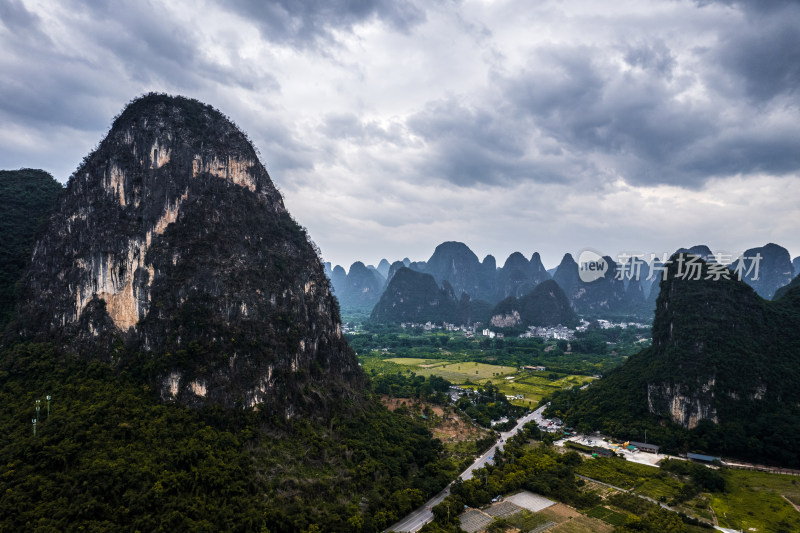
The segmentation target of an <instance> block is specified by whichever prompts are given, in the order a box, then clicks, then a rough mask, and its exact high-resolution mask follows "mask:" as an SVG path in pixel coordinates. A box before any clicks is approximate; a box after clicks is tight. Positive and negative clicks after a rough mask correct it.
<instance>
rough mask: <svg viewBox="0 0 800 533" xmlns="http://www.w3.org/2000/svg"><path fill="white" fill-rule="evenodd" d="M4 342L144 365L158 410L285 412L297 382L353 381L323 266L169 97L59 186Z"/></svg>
mask: <svg viewBox="0 0 800 533" xmlns="http://www.w3.org/2000/svg"><path fill="white" fill-rule="evenodd" d="M17 331H18V332H19V333H21V334H22V335H23V336H33V337H37V338H44V339H47V340H52V341H54V342H56V343H57V344H59V345H62V346H64V347H66V348H67V349H68V350H70V351H75V352H78V353H80V354H82V355H83V356H84V357H87V358H102V359H105V360H110V361H121V360H125V359H126V358H136V357H138V355H137V354H147V356H148V357H150V358H152V359H155V360H159V361H161V363H159V365H156V366H160V368H161V369H162V371H161V373H160V375H159V376H160V377H158V378H157V379H158V381H159V383H158V387H159V389H160V391H161V395H162V398H164V399H178V400H180V401H185V402H186V403H190V404H191V403H206V402H210V403H217V404H223V405H226V406H232V405H256V404H259V403H262V402H270V403H271V404H272V405H278V403H280V402H282V403H283V404H284V407H283V408H285V409H286V410H287V413H288V412H291V411H292V409H296V408H298V406H299V404H300V403H302V402H299V401H296V399H293V400H289V399H288V398H289V397H290V396H292V395H296V394H297V391H298V390H299V388H298V387H299V385H300V383H301V382H302V383H304V384H309V383H311V382H315V381H326V380H328V377H326V376H325V374H328V373H330V376H331V377H332V378H333V379H337V378H342V379H344V380H345V381H347V380H351V379H359V378H358V376H359V375H360V373H359V372H358V368H357V363H356V361H355V357H354V355H353V353H352V351H351V350H350V349H349V347H348V346H347V344H346V342H345V341H344V340H343V339H342V337H341V329H340V319H339V314H338V306H337V305H336V301H335V300H334V298H333V297H332V295H331V292H330V289H329V283H328V280H327V278H326V277H325V273H324V267H323V265H322V263H321V261H320V259H319V257H318V256H317V254H316V252H315V249H314V247H313V245H312V244H311V243H310V242H309V240H308V237H307V235H306V234H305V232H304V230H303V229H302V228H301V227H299V226H298V225H297V223H296V222H295V221H294V220H293V219H292V218H291V216H290V215H289V214H288V212H287V211H286V209H285V207H284V205H283V200H282V198H281V195H280V193H279V192H278V191H277V189H276V188H275V187H274V185H273V184H272V181H271V179H270V177H269V175H268V174H267V171H266V169H265V168H264V167H263V165H262V164H261V162H260V161H259V160H258V157H257V155H256V152H255V149H254V148H253V146H252V145H251V144H250V142H249V141H248V139H247V137H246V135H245V134H244V133H242V132H241V131H240V130H239V129H238V128H237V127H236V126H235V125H234V124H233V123H232V122H231V121H230V120H228V119H227V118H226V117H225V116H224V115H223V114H222V113H220V112H219V111H216V110H214V109H213V108H212V107H211V106H207V105H205V104H202V103H200V102H198V101H196V100H191V99H188V98H183V97H177V96H167V95H160V94H149V95H146V96H143V97H141V98H139V99H136V100H134V101H133V102H132V103H131V104H129V105H128V107H127V108H126V109H125V110H124V111H123V112H122V114H120V115H119V117H117V119H116V120H115V121H114V124H113V126H112V128H111V130H110V131H109V133H108V135H107V136H106V138H105V139H103V141H102V142H101V143H100V145H99V147H98V148H97V149H96V150H95V151H94V152H93V153H91V154H89V156H87V157H86V158H85V159H84V161H83V163H82V164H81V166H80V167H79V168H78V170H77V171H76V172H75V174H73V176H72V177H71V178H70V181H69V183H68V185H67V190H66V193H65V195H64V196H63V197H62V201H61V203H60V206H59V208H58V210H57V212H56V213H55V214H54V216H53V218H51V220H50V226H49V229H48V231H47V233H46V234H45V235H44V237H43V238H42V239H41V240H40V241H39V242H38V243H37V245H36V247H35V249H34V253H33V258H32V264H31V266H30V268H29V270H28V273H27V275H26V278H25V289H24V302H23V305H22V308H21V314H20V319H19V320H18V323H17ZM170 354H182V355H180V356H179V357H172V356H171V355H170ZM212 354H224V357H218V356H213V355H212ZM162 358H163V361H162ZM345 376H349V377H347V378H346V379H345V378H344V377H345Z"/></svg>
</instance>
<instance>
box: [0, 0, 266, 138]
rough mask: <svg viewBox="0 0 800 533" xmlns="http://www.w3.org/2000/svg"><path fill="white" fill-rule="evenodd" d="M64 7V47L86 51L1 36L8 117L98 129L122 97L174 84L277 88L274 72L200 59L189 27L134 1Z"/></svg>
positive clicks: (1, 101) (1, 99)
mask: <svg viewBox="0 0 800 533" xmlns="http://www.w3.org/2000/svg"><path fill="white" fill-rule="evenodd" d="M12 5H13V4H12ZM63 5H64V4H62V6H63ZM68 5H69V8H70V11H71V12H72V13H74V14H75V17H74V18H73V19H72V20H70V21H64V23H65V24H68V25H69V26H70V28H71V31H72V32H73V34H74V37H75V41H76V42H74V43H69V44H71V45H75V46H80V47H81V48H84V49H85V52H86V53H68V52H65V51H63V47H57V46H55V45H54V44H53V42H52V40H51V39H50V38H46V37H47V36H44V37H45V38H43V39H42V40H40V41H38V40H37V41H36V42H33V43H32V42H20V41H18V40H17V39H14V38H11V37H10V36H9V35H6V36H2V37H0V42H2V45H3V46H4V47H5V48H6V50H7V51H9V52H10V54H8V55H7V58H6V60H5V61H4V63H8V62H11V63H12V65H10V67H11V68H9V65H7V64H6V65H5V66H6V70H11V71H12V74H11V75H8V76H4V77H3V79H2V80H0V110H2V111H4V112H5V113H7V114H8V115H9V116H12V117H18V118H20V119H24V120H25V121H26V122H28V123H30V122H31V121H40V122H42V123H44V124H55V125H65V126H68V127H71V128H77V129H83V130H97V129H103V128H105V127H107V126H108V124H109V122H110V118H111V116H112V115H113V114H114V113H116V112H118V111H119V110H120V107H121V105H122V104H124V103H125V102H126V101H127V100H129V99H131V98H133V97H135V96H138V94H139V93H142V92H146V91H148V90H152V89H160V90H169V89H170V88H172V87H175V88H179V90H180V91H181V92H183V93H184V94H189V95H191V94H192V93H193V92H194V91H198V90H200V89H202V88H204V87H207V86H208V85H209V84H210V83H214V82H215V81H216V80H224V82H225V83H226V85H228V86H233V87H244V88H247V89H252V88H254V87H255V86H258V87H260V88H262V89H266V90H277V88H278V84H277V81H276V80H275V78H274V77H272V76H269V75H260V76H259V75H256V72H255V71H253V70H249V69H248V68H247V65H246V64H241V65H235V66H234V67H227V66H221V65H218V64H214V63H211V62H209V61H207V60H205V59H203V57H202V54H201V53H200V52H201V51H202V47H203V45H202V42H198V37H197V36H196V34H193V33H192V29H191V28H187V27H183V26H181V25H179V24H178V23H177V22H176V21H174V20H173V19H172V18H171V17H170V16H168V14H167V13H165V12H163V9H162V8H161V7H154V6H152V5H151V4H149V3H141V2H127V3H125V2H115V3H113V4H103V3H93V4H92V5H91V6H87V5H85V4H84V3H82V2H74V3H72V4H68ZM17 7H18V8H19V9H17V12H18V14H17V15H16V18H17V19H21V20H22V21H23V22H26V21H27V23H28V24H30V25H34V27H35V25H36V17H35V16H34V15H32V14H30V13H27V12H26V11H25V10H24V8H23V7H22V6H17ZM23 12H25V13H27V16H26V15H25V13H23ZM4 20H5V17H4ZM9 24H10V23H9ZM15 31H16V32H17V33H19V32H20V31H21V30H20V29H19V28H17V29H16V30H15ZM8 58H13V59H8ZM137 88H138V89H137Z"/></svg>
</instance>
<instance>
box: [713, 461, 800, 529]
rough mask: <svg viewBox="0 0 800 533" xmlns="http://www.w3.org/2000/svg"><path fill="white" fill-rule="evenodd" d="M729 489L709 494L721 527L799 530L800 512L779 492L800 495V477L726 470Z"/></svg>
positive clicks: (794, 495) (795, 496)
mask: <svg viewBox="0 0 800 533" xmlns="http://www.w3.org/2000/svg"><path fill="white" fill-rule="evenodd" d="M725 481H726V482H727V484H728V491H727V492H725V493H714V494H712V495H711V507H712V508H713V509H714V512H715V513H716V515H717V520H719V524H720V525H721V526H722V527H727V528H731V529H742V530H744V531H748V530H750V528H756V529H755V530H756V531H774V532H782V531H785V532H790V531H800V513H799V512H797V511H796V510H795V509H794V507H792V505H791V504H790V503H789V502H788V501H786V500H785V499H784V498H783V497H782V495H784V494H785V495H792V496H793V497H794V498H797V497H798V495H800V478H798V477H797V476H786V475H781V474H768V473H766V472H752V471H748V470H728V471H726V472H725Z"/></svg>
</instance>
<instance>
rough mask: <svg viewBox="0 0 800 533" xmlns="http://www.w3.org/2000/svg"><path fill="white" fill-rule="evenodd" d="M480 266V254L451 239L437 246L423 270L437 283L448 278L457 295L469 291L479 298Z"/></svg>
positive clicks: (471, 294) (468, 292)
mask: <svg viewBox="0 0 800 533" xmlns="http://www.w3.org/2000/svg"><path fill="white" fill-rule="evenodd" d="M480 267H481V264H480V261H479V260H478V256H476V255H475V254H474V253H473V251H472V250H470V249H469V247H468V246H467V245H466V244H464V243H463V242H453V241H451V242H443V243H442V244H440V245H439V246H437V247H436V249H435V250H434V252H433V255H431V257H430V259H428V261H427V262H426V264H425V267H424V269H423V271H424V272H427V273H428V274H430V275H432V276H433V278H434V279H435V280H436V282H437V283H441V282H442V281H444V280H447V282H448V283H450V285H452V286H453V290H454V291H455V292H456V296H457V297H460V296H461V294H463V293H467V294H469V295H470V296H472V297H476V298H479V297H481V295H480V292H481V291H480V283H479V278H480V274H479V271H480Z"/></svg>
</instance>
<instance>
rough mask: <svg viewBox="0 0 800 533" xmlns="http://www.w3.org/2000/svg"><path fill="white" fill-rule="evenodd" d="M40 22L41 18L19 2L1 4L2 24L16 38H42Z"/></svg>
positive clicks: (0, 21) (9, 1) (13, 0)
mask: <svg viewBox="0 0 800 533" xmlns="http://www.w3.org/2000/svg"><path fill="white" fill-rule="evenodd" d="M39 22H40V21H39V17H37V16H36V15H35V14H33V13H31V12H30V11H28V10H27V9H26V8H25V6H24V5H23V4H22V2H20V1H19V0H6V1H5V2H0V24H2V25H3V26H5V28H6V30H7V31H9V32H11V33H13V34H14V36H15V38H17V39H26V40H27V39H37V38H41V37H42V32H41V30H40V28H39Z"/></svg>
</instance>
